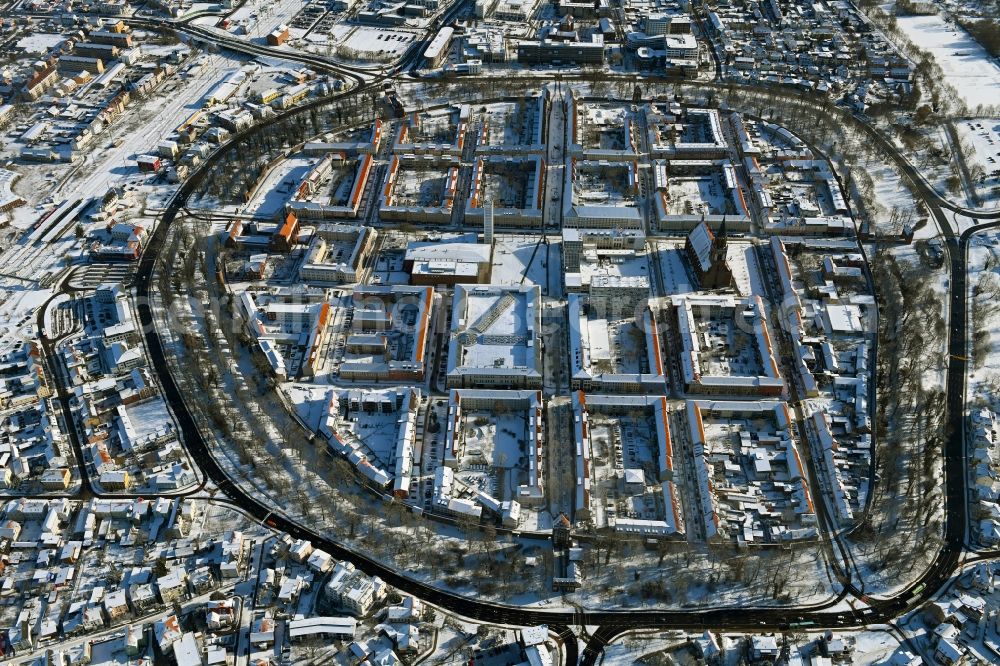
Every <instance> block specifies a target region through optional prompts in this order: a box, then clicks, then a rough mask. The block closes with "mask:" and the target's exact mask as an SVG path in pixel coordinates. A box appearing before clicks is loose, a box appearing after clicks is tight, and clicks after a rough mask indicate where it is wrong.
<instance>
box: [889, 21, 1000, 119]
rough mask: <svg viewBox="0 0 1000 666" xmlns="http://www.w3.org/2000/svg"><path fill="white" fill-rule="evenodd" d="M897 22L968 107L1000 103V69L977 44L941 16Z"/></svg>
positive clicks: (964, 32)
mask: <svg viewBox="0 0 1000 666" xmlns="http://www.w3.org/2000/svg"><path fill="white" fill-rule="evenodd" d="M896 23H897V25H898V26H899V27H900V29H901V30H903V32H904V33H906V35H907V37H909V38H910V39H911V40H912V41H913V43H914V44H916V45H917V46H918V47H920V48H922V49H925V50H927V51H928V52H930V53H931V55H933V56H934V59H935V60H936V61H937V63H938V64H939V65H940V66H941V69H942V70H943V71H944V74H945V76H946V77H947V80H948V83H950V84H951V85H953V86H955V89H956V90H957V91H958V94H959V96H960V97H961V98H962V99H963V100H964V101H965V103H966V104H967V105H968V106H969V108H971V109H974V108H975V107H976V106H977V105H979V104H998V103H1000V66H998V65H997V63H996V60H995V59H993V58H991V57H990V55H989V54H988V53H987V52H986V50H985V49H983V47H982V46H980V45H979V43H978V42H977V41H975V40H974V39H972V37H971V36H970V35H969V33H967V32H966V31H965V30H963V29H962V28H960V27H957V26H952V25H950V24H948V23H947V22H946V21H945V20H944V19H943V18H941V16H939V15H934V16H899V17H897V18H896Z"/></svg>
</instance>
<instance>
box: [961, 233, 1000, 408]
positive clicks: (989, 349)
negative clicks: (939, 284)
mask: <svg viewBox="0 0 1000 666" xmlns="http://www.w3.org/2000/svg"><path fill="white" fill-rule="evenodd" d="M968 270H969V276H968V287H969V298H970V301H969V311H970V316H971V332H970V338H975V337H976V335H977V332H978V331H977V329H980V328H981V330H982V334H983V335H984V336H985V339H984V340H983V341H982V342H981V343H980V344H976V343H974V342H973V343H970V344H971V347H970V354H971V361H972V362H971V363H970V364H969V365H968V368H969V380H968V386H967V398H966V399H967V401H968V402H969V403H974V402H976V401H977V400H979V399H982V400H984V401H987V402H989V403H993V402H994V400H995V399H996V396H997V391H998V389H1000V308H998V307H997V305H996V304H997V300H996V296H997V291H994V288H995V287H997V288H1000V232H997V231H995V230H994V231H987V232H983V233H979V234H975V235H973V236H972V238H971V239H970V240H969V256H968ZM977 291H978V292H979V293H978V294H977ZM977 312H979V313H981V314H980V315H979V316H980V317H982V320H981V325H980V326H977V325H976V319H977V315H976V313H977Z"/></svg>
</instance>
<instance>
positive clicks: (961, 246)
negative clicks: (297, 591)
mask: <svg viewBox="0 0 1000 666" xmlns="http://www.w3.org/2000/svg"><path fill="white" fill-rule="evenodd" d="M129 20H130V22H132V23H135V24H140V25H141V24H143V23H145V24H147V25H149V26H150V27H158V28H161V29H162V28H169V29H176V30H181V31H184V32H188V33H190V34H192V35H194V36H195V37H197V38H199V39H202V40H205V41H211V42H213V43H216V44H219V45H220V46H223V47H225V48H230V49H232V50H236V51H241V52H244V53H249V54H253V55H269V56H278V57H281V58H284V59H287V60H294V61H297V62H302V63H303V64H307V65H310V66H313V67H316V68H317V69H322V70H325V71H332V72H335V73H337V74H339V75H341V76H344V77H346V78H349V79H351V80H353V81H354V82H355V84H356V87H355V88H353V89H351V90H350V91H348V92H345V93H342V94H341V95H338V96H334V97H333V98H326V99H323V100H315V101H314V102H312V103H310V104H307V105H304V106H302V107H298V108H296V109H294V110H292V113H301V112H303V111H306V110H308V109H311V108H314V107H316V106H318V105H320V104H325V103H327V102H330V101H331V100H334V99H339V98H340V97H343V96H346V95H348V94H355V93H357V92H359V91H360V90H361V89H365V88H370V87H371V84H373V83H376V82H378V81H381V80H383V79H386V78H388V77H387V76H384V75H383V76H375V77H372V75H371V73H370V72H367V71H361V70H355V69H352V68H348V67H345V66H343V65H341V64H338V63H331V62H330V61H328V60H327V59H324V58H321V57H318V56H312V55H309V54H302V53H297V52H294V51H286V50H280V51H278V50H276V49H273V48H269V47H264V46H260V45H257V44H252V43H249V42H246V41H244V40H239V39H237V38H234V37H231V36H228V35H224V34H219V33H218V32H217V31H213V30H210V29H206V28H201V27H198V26H191V25H187V24H176V23H174V22H167V21H163V20H154V19H142V18H136V17H130V19H129ZM153 24H155V25H153ZM416 57H419V52H418V50H417V49H414V50H413V51H412V52H411V53H409V54H408V56H407V57H405V58H404V60H405V62H403V63H401V64H397V66H396V67H394V68H393V70H395V71H400V70H402V69H405V68H408V67H409V65H410V64H411V63H412V62H413V61H414V60H415V58H416ZM390 71H392V70H390ZM564 78H567V77H564ZM568 78H572V77H568ZM644 80H650V77H645V78H644ZM654 80H655V79H654ZM671 82H674V83H678V82H677V81H671ZM691 83H692V85H695V86H715V87H725V86H730V85H731V84H711V83H703V82H691ZM841 113H842V112H841ZM286 115H288V114H281V115H279V116H278V117H277V118H275V120H277V119H280V118H284V117H286ZM854 119H855V120H856V121H858V122H859V124H860V125H861V127H863V128H864V129H865V131H866V133H868V135H869V136H870V138H871V139H872V140H873V141H874V142H875V143H876V144H878V145H879V146H880V147H881V148H882V149H883V150H884V151H885V152H886V153H887V154H888V155H890V156H891V157H892V158H893V160H894V161H895V162H896V163H897V165H898V166H899V168H900V169H901V170H902V172H903V173H904V175H905V176H906V177H907V179H908V180H909V181H910V182H911V184H912V185H913V187H914V190H915V192H916V193H917V194H918V195H919V196H920V198H922V199H923V200H924V202H925V203H926V205H927V206H928V210H929V211H930V213H931V215H933V216H934V217H935V220H936V221H937V222H938V225H939V227H940V228H941V229H942V231H943V233H944V236H945V238H946V241H947V244H948V247H949V252H950V257H951V283H950V284H951V294H950V329H949V332H950V337H949V352H950V361H949V367H948V374H947V421H948V432H949V437H948V440H947V441H946V442H945V450H944V461H945V482H946V493H945V497H946V528H945V537H944V542H943V544H942V548H941V550H940V551H939V552H938V554H937V556H936V558H935V560H934V562H933V564H932V565H931V567H930V568H928V570H927V571H925V572H924V574H923V575H922V576H921V577H920V579H919V580H917V581H915V582H914V583H913V584H911V585H910V586H908V587H907V588H906V589H905V590H903V591H901V592H900V593H898V594H896V595H894V596H892V597H889V598H884V599H868V600H867V603H868V605H869V608H868V609H866V610H864V611H861V610H849V611H833V610H829V609H830V608H831V607H832V606H833V605H835V604H836V603H837V600H834V601H830V602H827V603H825V604H821V605H818V606H813V607H809V608H794V607H787V608H780V607H759V608H747V607H742V608H717V609H709V610H696V611H663V610H648V611H646V610H607V611H594V612H581V611H576V612H568V611H542V610H534V609H527V608H523V607H518V606H510V605H506V604H499V603H491V602H484V601H479V600H476V599H470V598H465V597H462V596H460V595H457V594H454V593H451V592H447V591H444V590H441V589H438V588H436V587H433V586H431V585H428V584H426V583H423V582H420V581H416V580H413V579H410V578H407V577H405V576H403V575H401V574H400V573H398V572H397V571H396V570H394V569H392V568H390V567H387V566H386V565H384V564H382V563H380V562H378V561H375V560H372V559H370V558H368V557H366V556H364V555H363V554H361V553H357V552H354V551H352V550H350V549H349V548H347V547H345V546H344V545H342V544H340V543H338V542H335V541H333V540H331V539H329V538H328V537H326V536H325V535H323V534H320V533H318V532H317V531H316V530H314V529H311V528H309V527H307V526H305V525H302V524H300V523H298V522H296V521H295V520H292V519H291V518H289V517H287V516H285V515H283V514H282V513H280V512H279V513H276V512H275V511H274V508H273V507H271V506H268V505H267V504H264V503H263V502H261V501H260V500H258V499H257V498H255V497H253V496H251V495H249V494H248V493H247V492H246V491H244V490H243V488H241V487H240V486H239V485H237V484H235V483H233V482H232V481H231V480H230V479H229V477H228V476H227V475H226V472H225V470H223V469H222V467H221V466H220V465H219V464H218V463H217V462H216V460H215V458H214V457H213V455H212V452H211V451H210V448H209V445H208V443H207V442H206V440H205V439H204V438H203V437H202V435H201V432H200V431H199V429H198V427H197V425H196V422H195V420H194V418H193V416H192V415H191V413H190V412H189V411H188V409H187V406H186V404H185V402H184V400H183V397H182V395H181V392H180V390H179V388H178V386H177V384H176V383H175V382H174V379H173V376H172V375H171V373H170V370H169V367H168V365H167V362H166V359H165V357H164V348H163V345H162V342H161V340H160V336H159V333H158V332H157V330H156V327H155V325H154V319H153V313H152V312H151V310H150V306H149V303H150V302H151V301H150V295H151V289H152V286H153V284H152V277H153V273H154V269H155V264H156V259H157V256H158V254H159V251H160V249H161V248H162V246H163V243H164V240H165V238H166V235H167V232H168V230H169V228H170V226H171V224H172V222H173V221H174V219H175V217H176V216H177V214H178V211H180V210H181V209H182V208H183V207H184V205H185V203H186V201H187V199H188V197H189V196H190V195H191V194H192V192H194V191H195V189H196V188H197V186H198V185H199V184H200V182H201V179H202V178H203V177H204V176H205V174H206V173H207V172H208V170H209V168H210V167H211V166H214V165H216V164H217V163H218V162H219V161H220V160H222V159H223V157H224V155H225V153H226V150H225V148H229V147H231V146H232V145H234V144H235V143H236V142H238V141H241V140H243V139H245V138H246V137H247V136H248V135H249V133H251V132H257V131H262V130H263V129H264V128H266V127H267V126H268V125H269V124H270V123H265V124H262V125H257V126H255V127H254V128H251V129H250V130H247V131H246V132H243V133H240V134H237V135H235V136H234V137H233V138H232V139H231V141H230V142H228V143H227V144H225V145H224V147H223V149H220V150H218V151H216V152H215V153H214V154H213V155H212V156H210V157H209V159H208V160H206V162H205V163H204V164H203V165H202V166H201V167H200V168H199V170H198V171H197V172H196V173H195V174H192V176H191V177H190V178H189V179H188V180H187V181H185V183H184V184H183V186H182V187H181V188H180V190H179V191H178V193H177V194H176V195H175V197H174V198H173V200H172V202H171V204H170V206H169V207H168V208H167V210H166V211H165V212H164V213H163V216H162V219H161V221H160V223H159V224H158V225H157V227H156V230H155V232H154V234H153V236H152V238H151V239H150V242H149V244H148V246H147V248H146V251H145V253H144V255H143V257H142V260H141V261H140V264H139V270H138V274H137V277H136V290H137V294H138V298H137V310H138V315H139V319H140V321H141V322H142V325H143V329H144V335H145V340H146V346H147V350H148V352H149V355H150V357H151V360H152V366H153V369H154V371H155V372H156V373H157V375H158V377H159V380H160V384H161V387H162V389H163V393H164V397H165V398H166V399H167V400H168V401H169V402H170V404H171V406H172V408H173V410H174V413H175V415H176V417H177V421H178V425H179V428H180V430H181V431H182V433H183V439H184V442H185V444H186V445H187V447H188V450H189V452H190V454H191V457H192V459H193V460H194V461H195V462H196V463H197V464H198V465H199V466H200V467H201V469H202V471H203V472H204V473H205V475H206V476H207V477H208V478H210V479H211V480H212V481H213V482H214V483H215V484H216V486H218V488H219V490H220V491H222V492H224V493H225V494H226V495H227V496H229V498H230V499H231V500H232V501H233V503H234V504H236V505H237V506H239V507H240V508H241V509H243V510H244V511H246V512H247V513H248V514H249V515H252V516H254V517H255V518H256V519H258V520H262V521H265V520H266V521H267V522H268V524H270V525H271V526H273V527H275V528H277V529H280V530H283V531H285V532H287V533H289V534H290V535H292V536H293V537H296V538H303V539H309V540H310V541H312V542H313V543H315V544H316V545H318V546H320V547H322V548H323V549H324V550H326V551H328V552H329V553H330V554H331V555H333V556H334V557H337V558H339V559H345V560H349V561H351V562H353V563H355V564H356V565H357V566H358V568H359V569H362V570H364V571H366V572H367V573H370V574H373V575H378V576H380V577H382V578H383V579H384V580H385V581H386V582H388V583H389V584H391V585H393V586H396V587H398V588H400V589H401V590H404V591H406V592H407V593H409V594H413V595H415V596H417V597H420V598H422V599H426V600H427V601H429V602H431V603H433V604H436V605H439V606H441V607H444V608H446V609H448V610H451V611H453V612H456V613H460V614H462V615H465V616H468V617H472V618H475V619H477V620H480V621H485V622H498V623H508V624H516V625H536V624H548V625H550V626H551V627H552V628H553V629H554V630H555V631H556V632H557V633H559V634H560V636H561V637H562V638H563V640H564V643H565V647H566V655H567V663H575V662H576V661H577V658H578V656H579V657H580V658H581V663H586V664H590V663H594V662H595V661H596V660H597V659H598V657H599V655H600V654H601V652H602V651H603V648H604V646H605V645H607V643H608V642H609V641H611V640H613V639H614V637H616V636H618V635H620V634H622V633H624V632H625V631H628V630H633V629H641V628H646V627H649V628H667V627H669V628H678V629H689V630H700V629H704V628H708V627H711V628H721V629H726V630H734V631H761V630H763V629H770V630H775V629H785V628H787V627H788V625H790V624H795V623H798V622H803V621H811V622H815V623H816V625H817V626H822V627H847V626H861V625H865V624H872V623H880V622H888V621H889V620H891V619H893V618H895V617H897V616H898V615H900V614H901V613H902V612H904V611H905V610H907V609H909V608H912V607H914V606H915V605H917V604H919V603H922V602H923V601H924V600H926V599H928V598H930V597H931V596H932V595H933V594H934V592H935V591H936V590H937V589H938V588H939V587H940V586H941V585H942V584H944V583H945V582H946V581H947V579H948V578H949V577H950V576H951V575H952V574H953V573H954V571H955V570H956V568H957V567H958V565H959V561H960V558H961V555H962V553H963V552H964V545H965V543H964V542H965V531H966V523H967V509H968V507H967V502H966V488H965V484H966V474H965V463H964V450H965V445H964V437H963V424H964V412H965V409H964V407H965V405H964V397H965V396H964V387H965V374H966V361H965V352H966V340H967V331H966V313H967V303H966V298H965V295H966V263H965V261H966V256H967V248H968V240H969V238H970V237H971V234H972V232H973V231H974V230H975V229H978V228H981V227H985V226H994V225H996V224H1000V221H998V222H993V223H991V224H987V225H980V226H979V227H976V228H975V229H967V230H966V231H965V232H964V233H962V234H961V235H960V236H959V235H956V233H955V230H954V229H953V227H952V225H951V223H950V221H949V220H948V218H947V215H946V213H945V211H946V210H947V211H949V212H952V213H957V214H961V215H966V216H969V217H972V218H975V219H980V220H1000V212H997V211H992V212H979V211H969V210H967V209H964V208H962V207H959V206H956V205H954V204H953V203H951V202H950V201H948V200H946V199H945V198H944V197H942V196H941V195H940V194H939V193H938V192H936V191H935V190H934V189H933V188H932V187H931V186H930V185H929V184H928V183H927V182H926V180H924V179H923V177H922V175H921V174H920V173H919V172H918V171H917V170H916V169H915V168H914V167H913V166H912V165H911V164H910V163H909V161H908V160H906V158H905V156H903V155H902V154H901V153H900V152H899V151H898V150H897V149H896V147H895V146H893V145H892V143H891V142H890V141H888V140H887V139H886V138H885V137H883V136H882V135H881V134H880V133H878V131H877V130H876V129H875V128H873V127H871V126H870V125H869V124H868V123H867V122H866V121H865V119H863V118H859V117H856V116H855V117H854ZM82 462H83V461H82V460H81V463H82ZM84 481H85V482H86V479H85V480H84ZM751 619H752V621H749V620H751ZM569 625H580V626H593V625H598V626H599V628H598V629H597V630H596V631H595V632H594V633H593V635H592V636H591V639H590V641H589V643H588V644H587V646H586V649H585V650H584V652H583V654H582V655H578V654H577V647H576V641H575V639H574V638H572V634H571V632H570V631H569V629H568V627H569Z"/></svg>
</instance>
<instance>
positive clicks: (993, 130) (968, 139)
mask: <svg viewBox="0 0 1000 666" xmlns="http://www.w3.org/2000/svg"><path fill="white" fill-rule="evenodd" d="M997 100H998V101H1000V97H998V98H997ZM955 130H956V131H957V132H958V136H959V141H961V143H962V147H963V150H964V149H966V148H968V154H967V156H966V158H965V164H966V167H967V168H968V170H969V174H970V176H971V178H972V181H973V186H974V187H975V188H976V190H977V194H978V195H979V197H980V199H982V203H983V206H984V207H986V208H992V207H995V206H997V205H998V204H1000V118H973V119H969V120H961V121H956V122H955Z"/></svg>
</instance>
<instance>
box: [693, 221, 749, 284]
mask: <svg viewBox="0 0 1000 666" xmlns="http://www.w3.org/2000/svg"><path fill="white" fill-rule="evenodd" d="M684 249H685V251H686V252H687V255H688V261H690V262H691V266H692V268H693V269H694V274H695V277H696V278H697V280H698V287H699V288H701V289H731V288H734V287H735V286H736V283H735V280H734V279H733V272H732V270H731V269H730V268H729V262H728V260H727V252H728V242H727V240H726V219H725V218H723V219H722V223H721V224H720V225H719V231H718V233H715V232H713V231H712V229H711V228H710V227H709V226H708V223H707V222H705V221H704V220H702V222H701V223H700V224H699V225H698V226H697V227H695V228H694V229H693V230H691V233H689V234H688V237H687V241H686V242H685V244H684Z"/></svg>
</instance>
